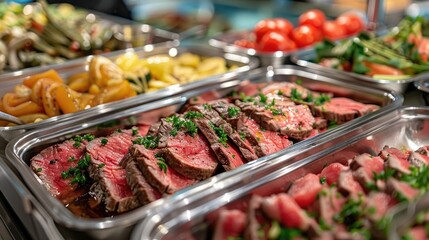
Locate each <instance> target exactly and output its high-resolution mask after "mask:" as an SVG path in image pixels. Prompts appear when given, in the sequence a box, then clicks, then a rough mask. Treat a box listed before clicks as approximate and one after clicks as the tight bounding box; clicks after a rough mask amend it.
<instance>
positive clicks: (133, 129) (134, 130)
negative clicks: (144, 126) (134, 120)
mask: <svg viewBox="0 0 429 240" xmlns="http://www.w3.org/2000/svg"><path fill="white" fill-rule="evenodd" d="M131 131H132V135H133V136H136V135H137V134H138V133H139V130H138V129H137V128H135V127H133V128H132V129H131Z"/></svg>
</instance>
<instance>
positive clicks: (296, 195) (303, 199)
mask: <svg viewBox="0 0 429 240" xmlns="http://www.w3.org/2000/svg"><path fill="white" fill-rule="evenodd" d="M322 187H323V186H322V184H321V183H320V179H319V177H318V176H317V175H316V174H313V173H308V174H307V175H305V176H303V177H301V178H299V179H297V180H295V181H294V182H293V184H292V186H291V187H290V188H289V190H288V194H289V195H290V196H291V197H292V198H293V199H294V200H295V202H296V203H297V204H298V205H299V206H300V207H302V208H306V207H308V206H310V205H312V204H313V202H314V200H315V199H316V197H317V195H318V194H319V192H320V190H321V189H322Z"/></svg>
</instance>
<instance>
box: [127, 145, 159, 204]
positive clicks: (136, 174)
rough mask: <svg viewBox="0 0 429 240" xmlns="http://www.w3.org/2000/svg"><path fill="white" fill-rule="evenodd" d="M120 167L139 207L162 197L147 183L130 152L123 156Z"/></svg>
mask: <svg viewBox="0 0 429 240" xmlns="http://www.w3.org/2000/svg"><path fill="white" fill-rule="evenodd" d="M121 166H122V167H123V168H124V169H125V171H126V172H127V175H126V178H127V183H128V185H129V186H130V188H131V189H132V191H133V193H134V195H135V196H136V197H137V199H138V200H139V201H140V204H141V205H145V204H148V203H150V202H153V201H155V200H158V199H160V198H161V197H162V194H161V193H160V192H159V191H158V190H157V189H155V188H154V187H152V186H151V185H150V184H149V183H148V181H147V180H146V177H145V176H144V175H143V173H142V171H140V169H139V167H138V165H137V162H136V161H135V157H134V156H133V154H131V152H128V153H127V154H126V155H125V157H124V158H123V160H122V161H121Z"/></svg>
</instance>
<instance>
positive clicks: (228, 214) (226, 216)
mask: <svg viewBox="0 0 429 240" xmlns="http://www.w3.org/2000/svg"><path fill="white" fill-rule="evenodd" d="M246 219H247V216H246V214H245V213H244V212H242V211H240V210H235V209H232V210H227V209H221V210H220V212H219V215H218V218H217V219H216V223H215V229H214V233H213V238H212V239H213V240H223V239H230V238H235V237H239V236H241V235H242V234H243V231H244V229H245V227H246Z"/></svg>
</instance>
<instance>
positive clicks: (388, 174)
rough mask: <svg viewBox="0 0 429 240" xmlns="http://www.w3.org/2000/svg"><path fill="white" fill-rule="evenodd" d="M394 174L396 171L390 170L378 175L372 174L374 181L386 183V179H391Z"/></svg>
mask: <svg viewBox="0 0 429 240" xmlns="http://www.w3.org/2000/svg"><path fill="white" fill-rule="evenodd" d="M395 174H396V170H395V169H392V168H388V169H386V170H384V171H381V172H380V173H373V175H374V181H376V180H383V181H386V180H387V179H388V178H390V177H392V176H393V175H395Z"/></svg>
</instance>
